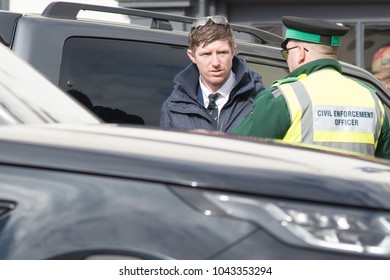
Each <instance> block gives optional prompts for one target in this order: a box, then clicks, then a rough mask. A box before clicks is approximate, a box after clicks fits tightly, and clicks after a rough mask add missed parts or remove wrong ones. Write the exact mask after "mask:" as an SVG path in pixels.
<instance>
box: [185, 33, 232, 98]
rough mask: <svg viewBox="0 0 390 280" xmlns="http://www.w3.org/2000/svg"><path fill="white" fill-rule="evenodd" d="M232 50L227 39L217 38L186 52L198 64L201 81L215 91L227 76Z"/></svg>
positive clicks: (230, 67) (230, 64)
mask: <svg viewBox="0 0 390 280" xmlns="http://www.w3.org/2000/svg"><path fill="white" fill-rule="evenodd" d="M234 52H235V50H233V49H231V48H230V46H229V43H228V41H226V40H219V41H214V42H212V43H211V44H209V45H207V46H204V45H201V46H198V48H197V49H196V50H195V52H192V51H191V50H188V52H187V54H188V56H189V58H190V59H191V61H192V62H193V63H195V64H196V65H197V66H198V69H199V73H200V77H201V80H202V83H203V84H204V85H205V86H206V87H207V88H208V89H209V90H210V91H211V92H215V91H217V90H218V89H219V88H220V87H221V86H222V85H223V84H224V83H225V82H226V81H227V79H228V78H229V75H230V71H231V69H232V60H233V56H234Z"/></svg>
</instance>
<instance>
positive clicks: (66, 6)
mask: <svg viewBox="0 0 390 280" xmlns="http://www.w3.org/2000/svg"><path fill="white" fill-rule="evenodd" d="M80 11H94V12H106V13H114V14H122V15H128V16H137V17H144V18H150V19H152V25H151V28H153V29H164V30H173V27H172V24H171V22H180V23H188V24H192V23H193V21H194V20H195V18H193V17H187V16H179V15H172V14H165V13H157V12H152V11H146V10H138V9H130V8H120V7H109V6H100V5H92V4H84V3H71V2H52V3H50V4H49V5H48V6H47V7H46V8H45V10H44V11H43V12H42V16H45V17H49V18H64V19H77V15H78V13H79V12H80ZM230 26H231V27H232V29H233V30H234V31H236V32H242V33H246V34H249V35H251V36H253V37H255V38H257V39H258V40H260V41H261V42H262V43H263V44H268V45H276V46H280V44H281V43H282V42H283V38H282V37H280V36H278V35H275V34H272V33H270V32H268V31H265V30H261V29H258V28H254V27H250V26H243V25H237V24H230Z"/></svg>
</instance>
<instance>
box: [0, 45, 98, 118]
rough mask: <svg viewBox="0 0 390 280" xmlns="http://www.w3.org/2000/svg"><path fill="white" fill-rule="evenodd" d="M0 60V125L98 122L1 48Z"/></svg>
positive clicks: (64, 94)
mask: <svg viewBox="0 0 390 280" xmlns="http://www.w3.org/2000/svg"><path fill="white" fill-rule="evenodd" d="M0 60H1V64H0V124H23V123H53V122H60V123H68V122H69V123H99V122H100V121H99V120H98V119H97V118H96V117H95V116H93V115H92V114H91V113H90V112H89V111H87V110H86V109H84V108H83V107H82V106H81V105H79V104H78V103H77V102H76V101H74V100H73V99H72V98H70V97H69V96H68V95H67V94H66V93H64V92H62V91H61V90H60V89H59V88H57V87H56V86H54V85H53V84H52V83H50V82H49V81H48V80H47V79H46V78H44V77H43V76H42V75H40V74H39V73H38V72H37V71H35V70H34V69H33V68H32V67H31V66H29V65H27V64H26V63H25V62H23V61H22V60H21V59H19V58H18V57H16V56H15V55H14V54H13V53H11V51H9V50H8V49H7V48H5V47H4V46H0Z"/></svg>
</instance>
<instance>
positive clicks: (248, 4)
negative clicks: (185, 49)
mask: <svg viewBox="0 0 390 280" xmlns="http://www.w3.org/2000/svg"><path fill="white" fill-rule="evenodd" d="M117 1H118V4H119V6H122V7H128V8H142V9H149V10H154V11H162V12H164V11H167V12H174V13H178V14H183V15H187V16H194V17H199V16H205V15H214V14H222V15H225V16H226V17H227V18H228V19H229V21H230V22H233V23H236V24H243V25H250V26H254V27H259V28H264V29H267V30H269V31H271V32H275V33H277V34H279V35H283V34H282V33H283V30H282V24H281V21H280V18H281V17H282V16H284V15H290V16H302V17H314V18H323V19H328V20H331V21H334V22H338V23H341V24H344V25H346V26H348V27H349V28H350V29H351V32H349V34H348V35H347V36H346V37H345V38H344V41H343V46H342V48H341V50H340V58H341V59H342V60H344V61H347V62H349V63H352V64H355V65H357V66H360V67H363V68H365V69H367V70H369V71H370V70H371V61H372V58H373V56H374V54H375V52H376V51H377V50H378V49H380V48H381V47H383V46H386V45H390V17H389V16H388V15H389V11H390V1H389V0H170V1H167V0H165V1H161V0H160V1H151V0H148V1H145V0H144V1H134V0H117Z"/></svg>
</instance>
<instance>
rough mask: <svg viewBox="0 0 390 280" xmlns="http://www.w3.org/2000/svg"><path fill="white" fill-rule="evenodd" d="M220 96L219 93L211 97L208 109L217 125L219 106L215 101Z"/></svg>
mask: <svg viewBox="0 0 390 280" xmlns="http://www.w3.org/2000/svg"><path fill="white" fill-rule="evenodd" d="M220 95H221V94H220V93H218V92H216V93H212V94H210V95H209V106H208V107H207V111H208V112H209V114H210V116H211V118H212V119H213V122H214V123H215V124H216V123H217V122H218V106H217V104H216V103H215V101H216V100H217V99H218V97H219V96H220Z"/></svg>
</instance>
